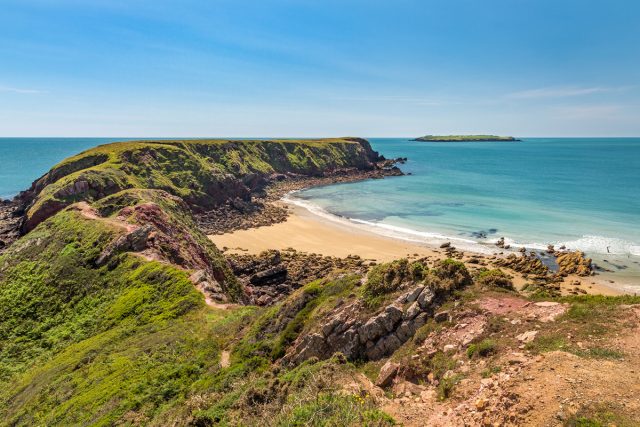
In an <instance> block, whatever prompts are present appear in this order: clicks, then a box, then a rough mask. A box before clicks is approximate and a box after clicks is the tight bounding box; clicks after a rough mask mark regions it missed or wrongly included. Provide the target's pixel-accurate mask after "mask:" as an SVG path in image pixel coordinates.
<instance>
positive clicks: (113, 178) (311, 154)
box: [25, 138, 373, 230]
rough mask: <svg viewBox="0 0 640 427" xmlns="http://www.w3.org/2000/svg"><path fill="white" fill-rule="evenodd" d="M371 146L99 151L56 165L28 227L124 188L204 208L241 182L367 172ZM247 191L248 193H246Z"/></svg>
mask: <svg viewBox="0 0 640 427" xmlns="http://www.w3.org/2000/svg"><path fill="white" fill-rule="evenodd" d="M372 153H373V152H372V151H371V148H370V146H369V144H368V143H367V142H366V141H364V140H360V139H356V138H342V139H318V140H275V141H258V140H255V141H229V140H184V141H131V142H120V143H114V144H107V145H102V146H99V147H96V148H93V149H90V150H87V151H85V152H83V153H80V154H78V155H77V156H74V157H71V158H69V159H67V160H65V161H63V162H62V163H60V164H58V165H56V166H55V167H54V168H53V169H51V171H49V172H48V173H47V174H46V175H44V176H43V177H42V178H40V179H39V180H38V181H37V182H36V183H34V186H33V187H32V188H31V190H30V191H29V194H30V196H31V197H33V198H35V201H34V203H33V205H32V206H31V207H30V208H29V210H28V212H27V218H26V224H25V227H26V228H27V230H31V229H33V228H34V227H35V226H36V225H37V224H39V223H40V222H41V221H43V220H44V219H46V218H48V217H49V216H51V215H52V214H54V213H55V212H58V211H59V210H61V209H62V208H64V207H65V206H68V205H70V204H71V203H74V202H77V201H80V200H87V201H92V200H97V199H100V198H103V197H105V196H107V195H109V194H114V193H117V192H120V191H122V190H125V189H130V188H137V189H159V190H164V191H166V192H168V193H170V194H173V195H176V196H179V197H181V198H183V199H184V200H185V201H186V202H187V203H188V204H189V205H192V206H198V207H201V208H209V207H212V206H215V205H216V204H218V203H220V202H221V201H224V200H226V199H227V198H229V197H231V198H233V197H242V196H243V194H236V193H237V192H238V191H239V190H238V189H239V188H240V189H242V188H243V187H244V184H243V183H242V182H239V181H236V182H234V179H235V180H237V179H238V178H239V177H241V176H244V175H247V174H251V173H257V174H269V173H275V172H278V173H284V172H294V173H303V174H307V175H319V174H321V173H322V172H323V171H326V170H332V169H336V168H342V167H358V168H361V169H366V168H370V167H371V161H372V157H373V155H372ZM244 191H248V190H244Z"/></svg>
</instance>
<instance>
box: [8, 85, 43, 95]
mask: <svg viewBox="0 0 640 427" xmlns="http://www.w3.org/2000/svg"><path fill="white" fill-rule="evenodd" d="M0 92H9V93H23V94H37V93H45V92H44V91H42V90H38V89H24V88H18V87H10V86H0Z"/></svg>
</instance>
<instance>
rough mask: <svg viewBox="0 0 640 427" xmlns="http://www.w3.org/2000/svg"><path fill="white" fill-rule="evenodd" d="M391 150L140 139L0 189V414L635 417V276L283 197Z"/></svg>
mask: <svg viewBox="0 0 640 427" xmlns="http://www.w3.org/2000/svg"><path fill="white" fill-rule="evenodd" d="M403 161H404V158H399V159H395V160H393V159H385V158H384V157H383V156H382V155H379V154H378V153H377V152H376V151H374V150H373V149H372V147H371V145H370V144H369V142H368V141H367V140H365V139H361V138H335V139H313V140H244V141H241V140H174V141H169V140H154V141H129V142H120V143H112V144H107V145H101V146H98V147H95V148H92V149H89V150H86V151H84V152H82V153H80V154H78V155H76V156H73V157H70V158H68V159H66V160H64V161H63V162H61V163H59V164H57V165H55V166H54V167H53V168H52V169H51V170H50V171H49V172H48V173H46V174H45V175H43V176H42V177H41V178H39V179H37V180H36V181H34V182H33V185H32V186H31V187H30V188H29V189H27V190H25V191H23V192H22V193H20V194H19V195H18V196H17V197H16V198H15V199H14V200H13V201H3V202H2V211H1V212H2V216H0V226H1V227H0V231H1V232H0V241H1V242H2V245H0V246H1V248H0V316H1V318H2V320H1V321H0V421H1V422H0V424H2V425H16V426H18V425H52V426H53V425H56V426H57V425H60V426H66V425H162V426H213V425H229V426H236V425H247V426H253V425H265V426H302V425H310V426H342V425H345V426H355V425H366V426H393V425H404V426H421V425H438V426H450V425H474V426H475V425H483V426H486V425H501V426H503V425H504V426H520V425H558V423H559V422H561V423H564V424H565V425H587V424H584V423H581V421H580V420H584V419H596V420H598V419H600V417H601V416H605V415H606V421H607V423H610V424H611V423H614V422H615V423H616V425H619V426H622V425H638V424H637V422H639V421H640V418H639V417H638V414H640V401H639V400H638V399H637V396H638V395H639V394H640V387H639V384H640V355H639V354H638V351H637V349H638V347H639V346H640V339H639V337H640V333H639V332H640V329H639V325H640V297H638V296H632V295H619V294H618V293H616V292H611V290H610V289H607V288H605V287H601V286H598V285H597V284H596V282H595V280H596V279H595V278H594V277H593V276H594V275H595V274H596V272H595V271H593V268H592V262H591V260H590V259H588V258H586V257H585V256H584V254H583V253H581V252H578V251H574V252H572V251H570V250H566V248H562V247H561V248H558V249H556V248H554V247H552V246H549V248H548V249H547V254H548V258H549V259H551V258H553V260H554V261H553V262H554V264H555V265H556V266H557V269H552V268H550V267H549V266H548V265H546V264H544V263H543V262H541V260H540V257H539V254H536V253H535V252H531V251H528V250H527V249H525V248H521V249H519V250H518V249H516V248H514V250H510V248H509V247H508V245H505V244H504V240H502V241H500V242H498V243H497V244H496V247H495V252H494V253H493V254H492V255H486V254H485V255H482V254H476V253H471V252H463V251H462V250H460V249H459V248H455V247H454V246H453V245H452V244H451V242H447V243H444V244H441V245H438V246H436V247H429V246H426V245H419V244H416V243H413V242H406V241H398V240H393V239H390V238H385V237H381V236H379V235H375V234H371V233H365V232H363V231H357V230H356V231H354V230H353V229H352V228H349V227H347V226H342V225H335V224H334V223H332V222H330V221H324V222H322V221H321V220H319V219H318V218H317V217H314V216H313V215H312V214H311V213H310V212H308V211H301V210H300V209H297V208H296V207H292V206H288V205H287V203H286V200H285V199H283V198H282V197H283V196H284V195H286V194H287V193H288V192H290V191H292V190H295V189H299V188H303V187H309V186H314V185H324V184H330V183H336V182H346V181H353V180H361V179H372V178H375V179H386V177H388V176H394V177H398V178H393V179H403V178H402V175H403V173H402V171H401V170H400V169H398V167H396V166H395V163H396V162H397V163H400V164H402V162H403ZM559 402H562V404H561V406H559V405H560V403H559ZM593 402H596V403H597V405H596V406H593V405H594V403H593ZM319 414H321V415H319ZM602 414H605V415H602ZM318 417H322V418H323V419H322V420H320V421H318ZM588 417H589V418H588ZM324 418H326V420H325V419H324ZM325 421H326V422H325ZM588 425H603V424H588Z"/></svg>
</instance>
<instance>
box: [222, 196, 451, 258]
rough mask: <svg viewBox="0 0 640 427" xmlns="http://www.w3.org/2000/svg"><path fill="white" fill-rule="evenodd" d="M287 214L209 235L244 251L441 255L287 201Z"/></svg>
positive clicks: (366, 256) (399, 256)
mask: <svg viewBox="0 0 640 427" xmlns="http://www.w3.org/2000/svg"><path fill="white" fill-rule="evenodd" d="M287 207H288V209H289V211H290V213H291V214H290V215H289V218H288V219H287V221H285V222H282V223H279V224H273V225H270V226H268V227H259V228H253V229H250V230H240V231H236V232H233V233H228V234H223V235H211V236H209V238H210V239H211V240H212V241H213V242H214V243H215V244H216V246H217V247H218V248H223V247H227V248H229V249H230V252H236V253H242V252H245V251H242V250H239V249H237V248H241V249H244V250H246V251H247V252H249V253H253V254H257V253H260V252H262V251H264V250H267V249H279V250H282V249H286V248H294V249H296V250H298V251H302V252H309V253H317V254H321V255H326V256H335V257H340V258H344V257H347V256H348V255H359V256H360V257H361V258H364V259H370V260H376V261H379V262H386V261H392V260H394V259H398V258H402V257H407V256H413V255H414V254H417V256H418V257H425V256H440V254H439V253H438V252H439V251H436V250H435V249H432V248H428V247H424V246H420V245H418V244H415V243H412V242H408V241H403V240H400V239H394V238H391V237H385V236H381V235H379V234H375V233H373V232H370V231H367V230H362V229H359V228H356V227H352V226H350V225H346V224H342V223H340V222H336V221H331V220H329V219H325V218H323V217H320V216H318V215H315V214H313V213H311V212H309V211H308V210H306V209H304V208H302V207H300V206H296V205H287Z"/></svg>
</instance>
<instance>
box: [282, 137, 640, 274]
mask: <svg viewBox="0 0 640 427" xmlns="http://www.w3.org/2000/svg"><path fill="white" fill-rule="evenodd" d="M370 141H371V143H372V145H373V147H374V149H376V150H378V151H380V152H381V153H382V154H384V155H385V156H386V157H388V158H391V157H400V156H401V157H408V159H409V161H408V162H407V163H406V164H405V165H401V168H402V169H403V171H405V172H407V173H411V175H410V176H404V177H397V178H387V179H384V180H376V181H365V182H357V183H348V184H339V185H331V186H326V187H321V188H314V189H309V190H305V191H302V192H299V193H296V194H295V195H294V196H295V197H296V198H299V199H302V200H304V201H305V202H307V203H311V204H312V205H314V206H317V207H320V208H322V209H323V210H324V211H326V212H328V213H331V214H335V215H339V216H342V217H345V218H349V219H351V220H352V221H353V222H356V223H360V224H365V225H367V226H369V227H370V228H371V229H373V230H377V231H379V232H381V233H383V234H394V235H396V236H398V237H405V238H408V239H411V240H416V241H421V240H423V241H433V240H434V238H435V239H436V240H438V239H440V240H450V239H454V240H453V242H454V245H456V246H458V247H462V248H467V249H484V250H485V251H493V250H495V246H493V245H492V244H491V243H492V242H495V241H496V240H497V239H498V238H499V237H501V236H504V237H505V238H506V241H507V242H508V243H511V244H512V245H513V246H521V245H524V246H527V247H530V248H540V249H542V248H546V245H547V244H548V243H553V244H555V245H556V246H559V245H561V244H564V245H566V246H567V247H569V248H572V249H581V250H584V251H586V252H587V254H589V255H591V256H593V257H594V260H597V261H599V264H601V265H603V266H604V267H606V268H608V269H611V270H614V271H616V272H617V273H619V275H621V276H626V279H627V281H628V282H632V283H635V284H638V285H640V264H639V263H640V138H523V141H522V142H469V143H437V142H433V143H430V142H414V141H409V140H408V139H400V138H394V139H378V138H372V139H370ZM485 235H486V237H482V236H485Z"/></svg>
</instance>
